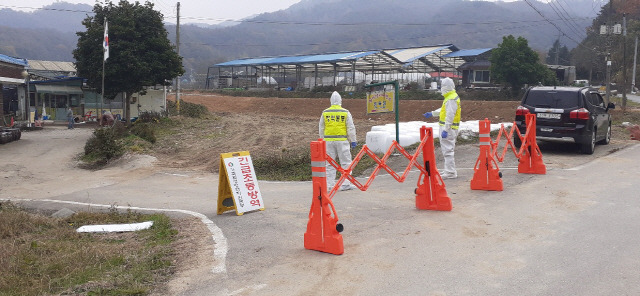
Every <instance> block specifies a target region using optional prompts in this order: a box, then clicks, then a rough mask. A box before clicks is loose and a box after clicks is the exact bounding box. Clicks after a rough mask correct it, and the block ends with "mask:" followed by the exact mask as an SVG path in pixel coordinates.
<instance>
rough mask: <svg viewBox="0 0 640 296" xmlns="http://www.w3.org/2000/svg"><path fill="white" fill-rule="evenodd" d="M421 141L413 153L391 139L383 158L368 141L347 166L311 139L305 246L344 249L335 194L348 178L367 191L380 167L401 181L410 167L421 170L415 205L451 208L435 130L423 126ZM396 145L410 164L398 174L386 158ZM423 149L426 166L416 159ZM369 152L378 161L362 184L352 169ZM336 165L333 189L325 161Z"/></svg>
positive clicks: (339, 251) (333, 251)
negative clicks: (438, 166) (436, 150)
mask: <svg viewBox="0 0 640 296" xmlns="http://www.w3.org/2000/svg"><path fill="white" fill-rule="evenodd" d="M420 140H421V142H420V145H419V146H418V149H416V152H415V154H414V155H410V154H409V153H408V152H407V151H405V150H404V148H402V146H400V145H399V144H398V143H397V142H396V141H395V140H394V141H393V142H392V144H391V147H389V150H387V152H386V153H385V154H384V156H383V157H382V158H379V157H378V156H377V155H376V154H375V153H373V152H372V151H371V150H370V149H369V148H368V147H367V145H364V147H362V150H360V152H358V154H357V155H356V157H355V158H354V159H353V162H352V163H351V165H350V166H349V167H348V168H347V169H343V168H342V167H341V166H340V165H338V163H337V162H336V161H335V160H334V159H332V158H331V157H329V156H328V155H327V153H326V143H325V141H324V140H322V139H318V140H317V141H313V142H311V174H312V179H313V181H312V184H313V199H312V202H311V209H310V210H309V222H308V223H307V231H306V232H305V234H304V247H305V248H306V249H310V250H316V251H321V252H326V253H331V254H335V255H340V254H342V253H344V245H343V242H342V235H341V234H340V232H342V230H343V229H344V227H343V226H342V224H340V223H338V214H337V212H336V209H335V207H334V205H333V202H332V199H333V196H334V195H335V194H336V192H337V191H338V188H340V185H342V183H343V182H344V180H345V179H348V180H349V181H351V183H352V184H354V185H355V186H356V187H358V189H360V190H362V191H366V190H367V189H368V188H369V185H371V182H373V180H374V179H375V177H376V176H377V174H378V172H379V171H380V169H384V170H385V171H387V172H388V173H389V174H390V175H391V176H393V178H395V179H396V180H397V181H398V182H400V183H402V182H404V180H405V179H406V177H407V175H408V173H409V170H410V169H411V167H416V168H417V169H419V170H420V177H419V178H418V184H417V186H418V187H417V188H416V190H415V194H416V208H418V209H420V210H435V211H451V199H450V198H449V196H448V195H447V190H446V188H445V185H444V182H443V181H442V178H441V177H440V174H439V173H438V170H437V169H436V162H435V153H434V144H433V130H432V128H427V127H424V126H423V127H422V128H421V129H420ZM395 149H397V150H398V151H399V152H400V153H401V154H402V155H403V156H404V157H406V158H407V159H409V164H408V165H407V168H406V169H405V170H404V172H403V173H402V176H399V175H398V174H397V173H396V172H395V171H393V170H392V169H391V168H389V167H388V166H387V165H386V161H387V159H388V158H389V157H390V156H391V153H392V152H393V151H394V150H395ZM421 152H422V155H423V160H424V166H423V165H421V164H419V163H418V162H417V158H418V156H419V155H420V153H421ZM365 153H366V154H367V155H369V157H371V158H372V159H373V160H374V161H375V162H376V163H377V164H378V165H377V166H376V168H375V169H374V170H373V172H372V173H371V176H370V177H369V179H368V180H367V182H366V183H365V184H364V185H363V184H361V183H360V182H359V181H358V180H356V179H355V178H354V177H353V176H352V175H351V171H352V170H353V168H354V167H355V166H356V165H357V164H358V162H359V161H360V159H362V157H363V156H364V154H365ZM327 162H328V163H329V165H331V166H333V167H335V168H336V170H337V171H339V172H340V174H341V176H340V178H339V179H338V181H337V182H336V185H335V186H334V187H333V189H332V190H331V191H330V192H327V177H326V163H327Z"/></svg>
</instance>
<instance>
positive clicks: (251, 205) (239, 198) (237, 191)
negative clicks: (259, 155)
mask: <svg viewBox="0 0 640 296" xmlns="http://www.w3.org/2000/svg"><path fill="white" fill-rule="evenodd" d="M224 166H225V168H226V171H227V177H228V179H229V185H231V192H232V193H233V199H234V200H235V204H236V211H237V212H238V214H242V213H244V212H249V211H254V210H261V209H264V203H263V202H262V194H261V193H260V188H259V187H258V179H257V178H256V173H255V169H254V168H253V162H252V161H251V156H250V155H246V156H235V157H228V158H225V159H224Z"/></svg>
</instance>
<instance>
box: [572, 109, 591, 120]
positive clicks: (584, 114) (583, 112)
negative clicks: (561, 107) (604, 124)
mask: <svg viewBox="0 0 640 296" xmlns="http://www.w3.org/2000/svg"><path fill="white" fill-rule="evenodd" d="M569 118H571V119H584V120H587V119H589V110H587V109H585V108H580V109H578V110H573V111H571V112H570V113H569Z"/></svg>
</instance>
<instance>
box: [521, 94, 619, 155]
mask: <svg viewBox="0 0 640 296" xmlns="http://www.w3.org/2000/svg"><path fill="white" fill-rule="evenodd" d="M613 108H615V105H614V104H613V103H609V104H608V105H605V103H604V100H603V99H602V96H601V95H600V94H599V93H598V92H597V91H596V90H593V89H590V88H588V87H553V86H536V87H531V88H529V89H528V90H527V92H526V93H525V94H524V97H523V98H522V102H521V103H520V106H518V109H517V110H516V125H517V126H518V129H519V130H520V132H521V133H522V134H523V135H524V133H525V132H526V130H527V126H526V123H525V115H526V114H529V113H531V114H536V139H538V140H545V141H564V142H573V143H577V144H579V145H580V150H581V151H582V153H585V154H593V150H594V149H595V145H596V142H598V144H605V145H606V144H609V141H610V140H611V115H610V114H609V112H608V111H609V109H613ZM514 144H516V146H520V144H521V142H520V139H519V138H518V135H514Z"/></svg>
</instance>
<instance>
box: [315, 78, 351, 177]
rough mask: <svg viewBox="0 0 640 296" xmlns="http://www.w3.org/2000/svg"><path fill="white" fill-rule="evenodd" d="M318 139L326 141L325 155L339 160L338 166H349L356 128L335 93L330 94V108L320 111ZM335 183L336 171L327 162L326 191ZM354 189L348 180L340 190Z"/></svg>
mask: <svg viewBox="0 0 640 296" xmlns="http://www.w3.org/2000/svg"><path fill="white" fill-rule="evenodd" d="M318 126H319V134H320V138H323V139H324V140H325V141H326V145H327V155H329V156H330V157H331V158H333V159H334V160H336V161H337V160H338V159H339V160H340V161H339V162H340V166H341V167H342V168H343V169H346V168H348V167H349V165H351V149H350V148H355V147H356V146H357V144H358V143H357V141H356V127H355V125H353V118H352V117H351V113H350V112H349V110H347V109H345V108H342V97H341V96H340V94H339V93H338V92H337V91H334V92H333V94H331V107H329V108H327V109H325V110H324V111H322V116H321V117H320V123H319V124H318ZM335 183H336V169H335V168H334V167H333V166H332V165H330V164H329V162H327V190H331V189H333V186H334V185H335ZM353 188H355V186H353V184H351V182H350V181H349V180H345V181H344V182H343V183H342V186H340V190H350V189H353Z"/></svg>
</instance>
